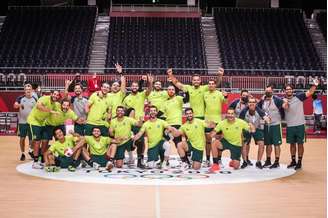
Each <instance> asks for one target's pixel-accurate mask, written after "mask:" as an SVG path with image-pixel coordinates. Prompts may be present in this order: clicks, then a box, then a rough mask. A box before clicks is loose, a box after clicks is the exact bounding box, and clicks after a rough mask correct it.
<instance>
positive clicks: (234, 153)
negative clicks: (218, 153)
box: [220, 138, 241, 161]
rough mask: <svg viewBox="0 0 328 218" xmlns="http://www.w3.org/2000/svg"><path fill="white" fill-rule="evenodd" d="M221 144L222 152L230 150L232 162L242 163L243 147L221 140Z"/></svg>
mask: <svg viewBox="0 0 328 218" xmlns="http://www.w3.org/2000/svg"><path fill="white" fill-rule="evenodd" d="M220 142H221V143H222V146H223V147H222V151H224V150H229V151H230V156H231V160H238V161H240V156H241V146H237V145H233V144H231V143H229V142H228V141H227V140H226V139H224V138H223V139H221V140H220Z"/></svg>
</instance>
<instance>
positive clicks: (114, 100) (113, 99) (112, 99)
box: [108, 91, 125, 118]
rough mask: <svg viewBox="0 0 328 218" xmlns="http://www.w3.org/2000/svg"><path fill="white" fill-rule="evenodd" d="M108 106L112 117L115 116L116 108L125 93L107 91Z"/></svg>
mask: <svg viewBox="0 0 328 218" xmlns="http://www.w3.org/2000/svg"><path fill="white" fill-rule="evenodd" d="M108 95H109V107H110V109H111V111H112V118H114V117H116V108H117V107H118V106H120V105H122V102H123V99H124V96H125V93H124V92H122V91H118V92H116V93H109V94H108Z"/></svg>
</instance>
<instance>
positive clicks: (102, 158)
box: [91, 154, 108, 167]
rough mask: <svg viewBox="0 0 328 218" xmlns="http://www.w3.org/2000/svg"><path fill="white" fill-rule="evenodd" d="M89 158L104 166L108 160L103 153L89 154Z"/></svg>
mask: <svg viewBox="0 0 328 218" xmlns="http://www.w3.org/2000/svg"><path fill="white" fill-rule="evenodd" d="M91 160H93V161H94V162H96V163H98V164H99V165H100V166H101V167H105V166H106V164H107V162H108V160H107V158H106V154H104V155H91Z"/></svg>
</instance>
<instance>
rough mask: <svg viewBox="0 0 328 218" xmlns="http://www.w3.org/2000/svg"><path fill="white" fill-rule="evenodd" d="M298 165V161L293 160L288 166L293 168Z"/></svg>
mask: <svg viewBox="0 0 328 218" xmlns="http://www.w3.org/2000/svg"><path fill="white" fill-rule="evenodd" d="M295 166H296V161H294V160H292V162H290V164H289V165H288V166H287V168H293V167H295Z"/></svg>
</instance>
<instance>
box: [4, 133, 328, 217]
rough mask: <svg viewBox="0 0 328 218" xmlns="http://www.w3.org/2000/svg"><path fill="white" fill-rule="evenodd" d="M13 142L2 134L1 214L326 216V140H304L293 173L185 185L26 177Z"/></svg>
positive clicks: (285, 157) (284, 156)
mask: <svg viewBox="0 0 328 218" xmlns="http://www.w3.org/2000/svg"><path fill="white" fill-rule="evenodd" d="M17 143H18V140H17V138H16V137H13V136H2V137H0V148H1V153H0V173H1V179H0V217H1V218H7V217H15V218H16V217H33V218H38V217H56V218H58V217H60V218H64V217H74V218H77V217H79V218H83V217H87V218H98V217H104V218H105V217H106V218H107V217H109V218H116V217H140V218H145V217H164V218H169V217H170V218H171V217H179V218H181V217H182V218H189V217H196V218H203V217H238V218H239V217H260V218H265V217H281V218H284V217H298V218H299V217H326V161H327V158H326V146H327V141H326V139H310V140H308V143H307V144H306V147H305V156H304V162H303V165H304V168H303V170H302V171H299V172H297V173H296V174H294V175H293V176H290V177H286V178H283V179H278V180H273V181H267V182H258V183H245V184H227V185H207V186H204V185H203V186H184V187H181V186H179V187H174V186H165V187H163V186H160V187H156V186H154V187H150V186H123V185H122V186H121V185H106V184H84V183H72V182H63V181H53V180H46V179H41V178H36V177H30V176H26V175H23V174H20V173H18V172H17V171H16V169H15V167H16V165H17V164H19V163H20V161H18V156H19V149H18V144H17ZM252 148H254V147H252ZM282 149H283V151H282V158H281V162H283V163H287V162H289V150H288V146H287V145H283V146H282ZM253 150H254V149H253ZM251 157H252V158H254V152H252V155H251Z"/></svg>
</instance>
